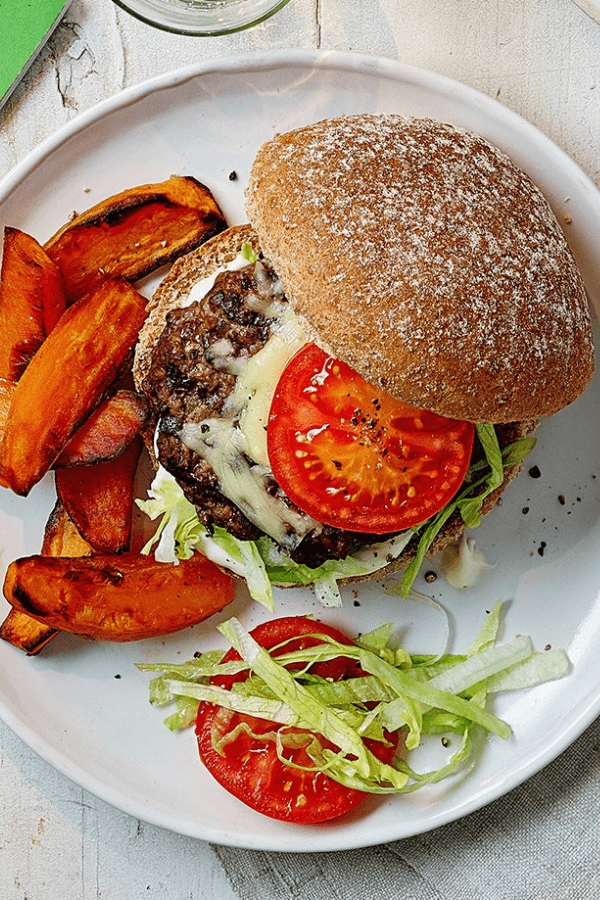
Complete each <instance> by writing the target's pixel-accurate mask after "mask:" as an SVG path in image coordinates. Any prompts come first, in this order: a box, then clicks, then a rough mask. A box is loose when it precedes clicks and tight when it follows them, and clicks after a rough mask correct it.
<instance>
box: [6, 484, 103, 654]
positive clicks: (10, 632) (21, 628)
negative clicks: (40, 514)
mask: <svg viewBox="0 0 600 900" xmlns="http://www.w3.org/2000/svg"><path fill="white" fill-rule="evenodd" d="M92 553H93V549H92V547H90V545H89V544H88V543H87V541H85V540H84V539H83V538H82V537H81V535H80V534H79V532H78V531H77V528H76V527H75V525H74V524H73V522H72V521H71V520H70V519H69V516H68V515H67V513H66V511H65V509H64V507H63V506H62V505H61V503H60V501H58V502H57V503H56V505H55V507H54V509H53V510H52V512H51V513H50V517H49V519H48V522H47V523H46V529H45V531H44V542H43V544H42V556H71V557H75V556H90V555H91V554H92ZM57 634H58V631H57V629H56V628H52V626H51V625H48V624H47V623H46V622H39V621H38V620H37V619H32V618H31V616H28V615H26V614H25V613H22V612H19V611H18V610H16V609H14V608H13V607H11V609H10V612H9V613H8V615H7V617H6V618H5V620H4V622H3V623H2V624H1V625H0V638H2V640H5V641H7V642H8V643H9V644H12V645H13V646H14V647H18V648H19V650H24V651H25V652H26V653H27V655H28V656H35V654H36V653H39V652H40V650H41V649H42V648H43V647H45V646H46V644H47V643H48V641H50V640H51V639H52V638H53V637H54V636H55V635H57Z"/></svg>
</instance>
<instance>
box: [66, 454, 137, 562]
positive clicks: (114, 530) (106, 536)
mask: <svg viewBox="0 0 600 900" xmlns="http://www.w3.org/2000/svg"><path fill="white" fill-rule="evenodd" d="M141 452H142V439H141V438H140V437H139V436H138V437H137V438H135V440H133V441H131V443H130V444H129V445H128V446H127V447H126V448H125V450H124V451H123V453H121V455H120V456H117V457H116V458H115V459H111V460H109V461H108V462H101V463H95V464H94V465H91V466H71V467H69V468H60V469H57V470H56V492H57V494H58V497H59V499H60V501H61V502H62V504H63V506H64V508H65V509H66V511H67V513H68V515H69V517H70V518H71V519H72V521H73V523H74V524H75V526H76V528H77V530H78V531H79V532H80V534H81V535H82V537H83V538H84V539H85V540H86V541H88V542H89V543H90V544H91V545H92V547H93V548H94V550H96V551H99V552H101V553H123V551H124V550H128V549H129V541H130V538H131V518H132V511H133V483H134V478H135V471H136V468H137V464H138V460H139V458H140V453H141Z"/></svg>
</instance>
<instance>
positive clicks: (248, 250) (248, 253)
mask: <svg viewBox="0 0 600 900" xmlns="http://www.w3.org/2000/svg"><path fill="white" fill-rule="evenodd" d="M240 254H241V255H242V256H243V257H244V259H247V260H248V262H249V263H255V262H258V254H257V253H255V252H254V250H253V249H252V244H249V243H248V242H247V241H245V242H244V243H243V244H242V249H241V250H240Z"/></svg>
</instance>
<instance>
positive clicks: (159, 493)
mask: <svg viewBox="0 0 600 900" xmlns="http://www.w3.org/2000/svg"><path fill="white" fill-rule="evenodd" d="M148 497H149V499H148V500H136V503H137V505H138V506H139V508H140V509H141V510H142V511H143V512H144V513H146V515H147V516H148V517H149V518H150V519H152V520H155V519H160V521H159V523H158V526H157V529H156V531H155V533H154V535H153V536H152V537H151V538H150V540H149V541H148V543H147V544H146V546H145V547H144V548H143V551H142V552H143V553H150V552H151V550H152V548H153V547H154V548H155V549H154V555H155V557H156V559H158V560H160V561H161V562H170V563H174V564H177V562H178V561H179V560H180V559H189V557H190V556H191V555H192V553H193V552H194V550H200V551H201V552H202V553H204V555H205V556H207V557H208V558H209V559H212V560H213V562H216V563H217V564H218V565H220V566H223V567H224V568H227V569H229V570H230V571H232V572H233V573H234V574H235V575H240V576H242V577H243V578H245V580H246V582H247V584H248V590H249V592H250V596H251V597H252V598H253V599H254V600H257V601H258V602H259V603H262V604H263V606H266V607H267V609H270V610H272V609H273V586H274V585H290V584H296V585H307V584H314V585H315V592H316V594H317V597H318V598H319V599H320V600H321V602H322V603H323V605H324V606H341V602H342V600H341V596H340V590H339V586H338V581H339V579H340V578H351V577H354V576H361V575H368V574H370V573H372V572H376V571H377V570H378V569H380V568H383V567H384V566H385V565H387V563H388V562H389V561H390V560H391V559H394V558H395V557H396V556H399V555H400V553H401V552H402V550H403V549H404V547H405V546H406V544H407V543H408V542H409V541H410V539H411V537H412V533H411V532H410V531H406V532H403V533H402V534H399V535H396V536H395V537H393V538H391V539H390V540H388V541H385V542H382V543H379V544H376V545H373V547H372V548H368V547H367V548H364V549H363V550H361V551H360V552H359V553H356V554H355V555H354V556H348V557H346V559H337V560H327V562H325V563H323V565H321V566H318V567H316V568H314V569H312V568H310V567H309V566H305V565H302V564H300V563H297V562H294V560H293V559H291V558H290V557H289V556H286V555H285V554H284V553H282V552H281V550H280V549H279V547H278V546H277V544H276V543H275V541H273V540H271V538H269V537H266V536H265V537H262V538H259V539H258V540H257V541H241V540H239V539H238V538H236V537H234V536H233V535H231V534H229V532H228V531H226V530H225V529H224V528H220V527H218V526H213V527H212V529H211V530H210V531H209V530H208V529H207V528H206V526H204V525H202V524H201V522H200V520H199V519H198V514H197V512H196V510H195V508H194V506H193V505H192V504H191V503H190V502H189V500H187V499H186V497H185V495H184V493H183V491H182V489H181V487H180V486H179V484H178V483H177V481H176V480H175V478H174V477H173V476H172V475H170V474H169V473H168V472H167V471H166V470H165V469H164V468H162V466H161V467H159V469H158V472H157V474H156V476H155V478H154V481H153V482H152V485H151V486H150V489H149V491H148Z"/></svg>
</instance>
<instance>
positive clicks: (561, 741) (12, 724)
mask: <svg viewBox="0 0 600 900" xmlns="http://www.w3.org/2000/svg"><path fill="white" fill-rule="evenodd" d="M576 2H578V0H576ZM298 66H300V67H309V66H312V67H313V68H315V69H318V68H321V69H328V70H333V69H335V70H344V69H351V70H353V71H362V72H364V73H369V72H370V73H371V74H373V75H374V76H375V77H377V76H379V75H381V76H383V77H387V78H391V79H392V80H397V81H401V82H402V83H411V82H412V83H415V84H418V85H419V86H420V87H430V88H434V89H435V91H436V93H438V94H439V95H446V96H450V97H455V98H456V97H458V96H460V97H461V98H462V99H466V100H467V101H468V102H469V103H470V104H472V105H473V106H475V107H476V108H477V109H479V110H483V111H486V110H490V111H491V112H492V113H493V118H494V121H495V122H496V123H498V122H506V123H507V124H511V123H512V124H514V125H516V126H518V128H519V130H520V132H521V133H525V134H528V135H531V136H535V139H536V141H537V142H541V143H542V144H543V145H544V146H545V147H548V148H549V149H551V151H552V153H553V154H554V155H555V156H556V157H557V158H558V157H560V158H561V161H562V164H563V165H564V166H566V168H567V169H570V170H571V172H572V173H573V175H574V176H577V179H578V180H579V182H580V184H581V185H582V187H583V188H584V189H585V191H586V192H591V193H592V194H593V195H594V196H595V199H596V202H597V204H598V206H599V208H600V192H599V191H598V189H597V188H596V185H595V184H594V182H593V181H592V180H591V178H590V177H589V176H588V175H587V174H586V173H585V172H584V171H583V169H581V167H580V166H579V165H578V164H577V163H576V162H575V161H574V160H573V159H572V158H571V157H570V156H569V155H568V154H567V153H566V152H565V151H564V150H563V149H562V148H561V147H560V146H558V145H557V144H556V143H555V142H554V141H552V140H551V139H550V138H549V137H547V135H545V134H544V133H543V132H542V131H540V130H539V129H538V128H537V127H536V126H535V125H533V124H532V123H531V122H529V121H528V120H527V119H525V118H524V117H522V116H520V115H519V114H518V113H516V112H514V111H513V110H511V109H509V108H508V107H506V106H504V105H503V104H502V103H500V102H499V101H498V100H496V99H494V98H493V97H490V96H488V95H486V94H484V93H482V92H481V91H479V90H477V89H476V88H473V87H470V86H469V85H465V84H463V83H461V82H458V81H456V80H454V79H451V78H449V77H447V76H445V75H440V74H437V73H434V72H432V71H430V70H427V69H423V68H419V67H416V66H412V65H407V64H405V63H402V62H399V61H397V60H393V59H389V58H386V57H379V56H374V55H368V54H363V53H355V52H351V51H326V50H325V51H324V50H310V49H292V50H290V49H288V50H277V51H270V52H268V53H263V52H252V53H244V54H236V55H233V56H223V57H219V58H217V59H214V60H209V61H206V62H203V63H193V64H190V65H187V66H185V67H182V68H179V69H176V70H174V71H171V72H167V73H163V74H161V75H157V76H154V77H152V78H150V79H147V80H145V81H143V82H140V83H139V84H136V85H133V86H131V87H129V88H126V89H124V90H122V91H120V92H119V93H117V94H114V95H112V96H110V97H108V98H105V99H104V100H102V101H100V102H99V103H97V104H95V105H94V106H92V107H91V108H90V109H88V110H86V111H85V112H83V113H81V114H80V115H78V116H76V117H75V118H73V119H71V120H69V121H68V122H66V123H64V124H63V125H62V126H61V127H60V128H59V129H58V130H57V131H56V132H54V133H53V134H52V135H50V136H49V137H47V138H46V139H45V140H44V141H42V142H41V143H40V144H39V145H38V146H37V147H36V148H34V149H33V150H32V151H31V152H30V153H29V154H27V155H26V156H25V157H24V159H23V160H21V161H20V162H19V163H18V164H17V165H16V166H15V167H14V168H13V169H11V170H10V172H8V173H7V174H6V175H5V176H4V178H3V179H2V180H1V181H0V204H1V203H3V202H5V201H6V200H7V199H8V198H9V197H10V194H11V193H12V191H13V190H15V189H16V188H17V187H18V186H19V185H20V183H21V182H22V181H23V179H24V178H26V177H27V176H28V175H29V174H31V173H32V172H33V171H34V170H35V169H36V168H37V167H38V166H40V165H42V164H43V162H44V160H45V159H46V158H47V157H48V156H50V155H51V154H52V153H53V152H54V151H56V150H57V149H59V148H60V146H61V145H63V144H64V143H65V142H66V141H67V140H69V139H70V138H72V137H74V136H75V135H77V134H79V133H82V132H83V131H85V129H86V128H88V127H90V126H92V125H94V124H96V123H97V122H98V121H101V120H102V119H103V118H104V117H105V116H108V115H110V114H111V113H113V112H115V111H118V110H123V109H125V108H127V107H128V106H131V105H134V104H136V103H138V102H140V101H143V100H144V99H146V98H147V97H148V96H150V95H151V94H154V93H157V92H160V91H163V90H169V89H172V88H176V87H178V86H180V85H183V84H185V83H186V82H188V81H190V80H194V79H196V78H201V77H203V76H206V75H211V74H219V73H221V74H224V75H235V74H241V73H244V72H258V71H261V70H267V71H268V70H270V69H282V68H291V67H298ZM598 715H600V693H599V694H598V696H597V697H596V698H594V699H590V701H589V702H588V704H587V706H586V707H585V708H584V709H583V710H581V711H580V713H579V714H578V716H576V718H575V719H574V720H572V721H571V722H570V724H569V726H568V727H567V728H566V729H564V730H563V731H561V733H560V735H558V736H557V737H555V738H554V740H552V742H551V743H550V744H549V745H546V746H545V748H544V750H543V751H542V752H539V753H538V754H537V755H535V756H534V757H533V758H532V759H531V760H529V762H528V763H527V764H526V765H524V766H522V767H521V768H520V769H519V771H518V776H517V777H516V778H515V777H514V775H513V777H512V778H511V779H508V781H509V783H508V785H507V784H506V783H502V784H499V785H498V786H497V787H496V788H494V789H490V790H489V791H487V792H485V793H484V796H483V797H482V796H480V794H481V793H483V792H479V793H476V794H475V795H472V796H471V797H470V798H465V800H464V802H463V803H462V804H461V806H460V807H458V808H456V807H454V808H453V809H451V810H442V811H441V812H439V813H437V814H436V813H435V811H433V812H432V814H431V821H430V822H429V823H425V824H423V825H422V826H419V827H417V828H414V829H412V830H411V831H410V833H402V834H391V835H389V836H387V837H382V836H381V835H380V834H379V833H377V834H375V833H369V832H367V833H366V834H365V837H364V838H360V839H357V840H355V841H348V840H344V839H343V837H342V839H336V838H335V834H339V835H340V836H343V833H344V830H343V828H341V829H339V830H338V831H335V832H334V831H332V832H331V838H329V839H328V841H327V843H326V844H325V842H324V839H323V835H322V834H321V835H320V836H319V838H317V837H316V836H315V839H314V840H313V843H311V842H310V841H308V842H306V845H305V846H301V847H297V846H294V843H295V842H294V838H293V837H292V838H286V839H285V840H277V839H270V838H269V836H265V835H262V836H261V835H259V836H258V837H257V838H256V839H254V838H253V836H252V834H249V835H247V836H246V838H245V839H242V838H241V837H240V836H239V835H238V834H230V833H229V832H227V831H225V830H223V831H222V832H218V833H217V832H215V830H214V829H206V828H204V827H202V823H201V822H198V821H194V822H190V823H188V825H189V827H187V828H182V825H183V824H184V823H183V822H182V820H181V819H179V820H178V819H177V816H175V815H172V814H171V815H167V814H166V813H163V812H160V813H156V812H155V811H154V810H153V809H151V808H145V807H142V806H140V803H139V801H137V800H135V799H130V798H129V797H127V796H126V795H124V794H122V793H121V792H120V791H119V790H118V789H116V788H113V787H110V786H108V785H106V784H105V783H104V782H102V781H101V780H99V779H97V778H96V777H95V776H93V775H90V773H88V772H86V770H85V769H84V768H83V767H82V766H81V765H78V764H75V763H73V761H72V760H70V759H69V758H68V757H67V756H66V755H65V754H64V753H63V751H62V750H61V749H60V748H58V747H53V746H52V745H51V744H50V743H49V741H48V739H47V738H45V737H44V736H43V735H41V734H39V733H38V732H37V731H35V730H34V729H33V728H32V727H30V726H29V725H28V724H27V723H26V722H25V721H23V720H22V719H20V718H19V717H18V716H17V715H16V714H13V712H12V711H11V710H10V709H9V708H7V707H6V705H5V703H4V701H3V699H2V698H0V718H2V720H3V721H4V723H5V724H6V725H7V726H8V727H9V728H10V729H11V730H12V731H13V732H14V733H15V734H16V735H17V736H18V737H20V738H21V739H22V740H23V741H24V742H25V743H26V744H27V745H28V746H29V747H30V749H31V750H33V751H34V752H35V753H36V754H38V755H39V756H40V757H41V758H42V759H43V760H44V761H45V762H47V763H48V764H50V765H51V766H52V767H53V768H55V769H57V771H59V772H61V774H63V775H64V776H65V777H67V778H69V779H70V780H71V781H73V782H74V783H76V784H78V785H79V786H81V787H83V788H84V789H85V790H88V791H89V792H90V793H92V794H93V795H95V796H97V797H98V798H99V799H101V800H103V801H105V802H107V803H109V804H110V805H112V806H113V807H115V808H116V809H118V810H121V811H123V812H125V813H127V814H128V815H131V816H133V817H134V818H137V819H142V820H143V821H145V822H148V823H150V824H153V825H156V826H158V827H161V828H164V829H166V830H169V831H172V832H174V833H178V834H182V835H184V836H187V837H194V838H196V839H200V840H204V841H209V842H211V843H217V844H221V845H223V846H231V847H238V848H245V849H253V850H263V851H281V852H299V853H307V852H315V851H320V852H335V851H338V850H353V849H358V848H362V847H368V846H373V845H377V844H382V843H385V842H387V841H392V840H398V839H402V838H405V837H413V836H416V835H419V834H422V833H426V832H428V831H431V830H434V829H436V828H438V827H441V826H442V825H445V824H449V823H451V822H454V821H457V820H459V819H461V818H462V817H464V816H465V815H467V814H469V813H471V812H474V811H476V810H477V809H480V808H481V807H483V806H485V805H487V804H488V803H490V802H492V801H494V800H497V799H499V798H500V797H502V796H504V795H505V794H507V793H508V792H509V791H511V790H513V789H514V788H516V787H518V786H519V785H521V784H523V783H524V782H525V781H527V780H528V779H529V778H531V777H532V776H533V775H534V774H536V773H537V772H539V771H540V770H541V769H542V768H543V767H544V766H546V765H547V764H548V763H550V762H552V761H553V760H554V759H556V757H557V756H559V755H560V753H562V752H563V751H564V750H565V749H566V748H567V747H569V746H570V745H571V744H572V743H573V742H574V741H575V740H576V739H577V738H578V737H579V736H580V735H581V734H582V733H583V732H584V731H585V729H586V728H587V727H589V725H591V724H592V722H593V721H594V720H595V719H596V718H597V717H598Z"/></svg>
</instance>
